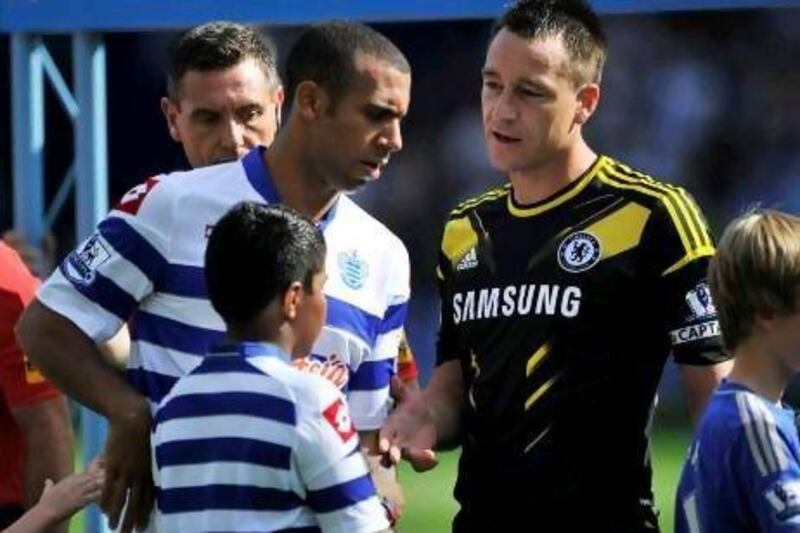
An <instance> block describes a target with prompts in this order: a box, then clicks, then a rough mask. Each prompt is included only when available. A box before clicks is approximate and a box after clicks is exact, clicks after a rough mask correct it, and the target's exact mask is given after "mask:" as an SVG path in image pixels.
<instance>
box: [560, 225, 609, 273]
mask: <svg viewBox="0 0 800 533" xmlns="http://www.w3.org/2000/svg"><path fill="white" fill-rule="evenodd" d="M599 260H600V241H598V240H597V237H595V236H594V235H592V234H591V233H587V232H585V231H578V232H576V233H573V234H571V235H569V236H568V237H567V238H566V239H564V240H563V241H562V242H561V246H559V247H558V264H559V265H561V268H563V269H564V270H566V271H567V272H572V273H577V272H583V271H585V270H589V269H590V268H592V267H593V266H594V265H596V264H597V262H598V261H599Z"/></svg>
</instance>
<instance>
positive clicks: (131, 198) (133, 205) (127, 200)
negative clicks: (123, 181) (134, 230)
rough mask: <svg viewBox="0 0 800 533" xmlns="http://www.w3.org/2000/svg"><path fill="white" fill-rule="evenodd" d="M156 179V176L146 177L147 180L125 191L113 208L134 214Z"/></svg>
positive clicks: (156, 181) (155, 182)
mask: <svg viewBox="0 0 800 533" xmlns="http://www.w3.org/2000/svg"><path fill="white" fill-rule="evenodd" d="M158 181H159V178H158V176H153V177H151V178H147V180H145V181H144V182H142V183H140V184H139V185H137V186H136V187H134V188H132V189H131V190H129V191H128V192H126V193H125V195H124V196H123V197H122V199H121V200H120V201H119V202H118V203H117V205H116V206H115V207H114V209H117V210H119V211H124V212H126V213H128V214H131V215H135V214H136V213H137V212H138V211H139V207H140V206H141V205H142V202H143V201H144V198H145V196H147V193H149V192H150V191H152V190H153V188H154V187H155V186H156V185H158Z"/></svg>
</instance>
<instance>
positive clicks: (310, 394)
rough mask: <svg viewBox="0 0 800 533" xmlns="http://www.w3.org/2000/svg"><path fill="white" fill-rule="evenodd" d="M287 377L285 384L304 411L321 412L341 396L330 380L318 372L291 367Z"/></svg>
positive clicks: (300, 408)
mask: <svg viewBox="0 0 800 533" xmlns="http://www.w3.org/2000/svg"><path fill="white" fill-rule="evenodd" d="M285 377H286V379H285V380H284V384H285V385H286V386H287V388H288V389H289V391H290V393H291V395H292V397H293V398H294V401H295V403H296V404H297V405H298V408H299V410H300V411H302V412H305V413H319V412H320V411H322V410H324V408H325V407H326V406H328V405H330V404H331V403H332V402H333V401H335V400H336V399H337V398H339V397H340V396H341V393H340V391H339V389H338V388H336V386H335V385H334V384H333V383H331V382H330V380H328V379H326V378H324V377H322V376H320V375H318V374H313V373H311V372H303V371H302V370H299V369H297V368H294V367H289V368H288V369H287V372H286V374H285Z"/></svg>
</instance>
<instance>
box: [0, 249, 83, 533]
mask: <svg viewBox="0 0 800 533" xmlns="http://www.w3.org/2000/svg"><path fill="white" fill-rule="evenodd" d="M38 286H39V281H38V280H37V279H36V278H34V277H33V275H32V274H31V273H30V272H29V271H28V269H27V268H26V267H25V265H24V264H23V263H22V260H21V259H20V257H19V255H17V253H16V252H14V251H13V250H12V249H11V248H10V247H9V246H7V245H6V244H5V243H3V242H0V529H3V528H4V527H7V526H9V525H10V524H11V523H12V522H14V521H15V520H16V519H17V518H19V517H20V516H21V515H22V513H23V512H24V511H25V510H26V509H28V508H30V507H32V506H33V505H34V504H35V503H36V502H37V500H38V499H39V496H40V495H41V493H42V487H44V482H45V480H46V479H48V478H49V479H53V480H59V479H61V478H63V477H64V476H66V475H68V474H69V473H71V472H72V461H73V456H72V454H73V449H72V425H71V423H70V416H69V410H68V409H67V402H66V401H65V399H64V397H63V396H62V395H61V393H60V392H59V391H58V390H57V389H56V388H55V387H53V385H51V384H50V383H49V382H47V381H45V379H44V378H43V377H42V375H41V374H40V373H39V371H38V370H37V369H36V368H35V367H33V366H31V365H30V364H29V363H28V361H26V360H25V354H24V353H23V352H22V350H21V349H20V347H19V345H18V344H17V340H16V337H15V336H14V325H15V324H16V323H17V320H18V319H19V317H20V315H21V314H22V310H23V308H24V307H25V305H26V304H27V303H28V302H29V301H30V300H31V299H32V298H33V295H34V293H35V291H36V288H37V287H38ZM67 527H68V523H65V524H62V525H61V526H60V528H59V529H58V531H62V530H63V531H66V530H67Z"/></svg>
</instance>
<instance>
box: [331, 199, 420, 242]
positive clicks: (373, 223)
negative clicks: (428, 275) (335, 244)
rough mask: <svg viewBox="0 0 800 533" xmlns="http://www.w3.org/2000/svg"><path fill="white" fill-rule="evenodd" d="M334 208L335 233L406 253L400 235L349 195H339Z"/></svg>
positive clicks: (349, 238) (351, 239) (348, 238)
mask: <svg viewBox="0 0 800 533" xmlns="http://www.w3.org/2000/svg"><path fill="white" fill-rule="evenodd" d="M335 209H336V212H335V213H334V217H335V219H336V220H335V224H336V229H337V231H336V232H334V233H335V234H337V235H339V234H341V235H342V236H344V237H346V238H347V240H348V241H350V242H361V243H362V244H370V245H372V246H380V247H383V248H384V249H388V250H390V251H391V252H395V253H403V254H405V253H406V246H405V244H403V241H402V240H400V237H398V236H397V235H395V234H394V232H393V231H392V230H390V229H389V228H388V227H386V225H385V224H384V223H383V222H381V221H380V220H378V219H377V218H375V217H374V216H372V215H371V214H369V213H368V212H367V211H366V210H365V209H364V208H363V207H361V206H360V205H358V204H357V203H356V202H355V201H353V200H352V199H351V198H350V197H348V196H346V195H344V194H343V195H341V196H340V197H339V200H338V202H337V204H336V207H335Z"/></svg>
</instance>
